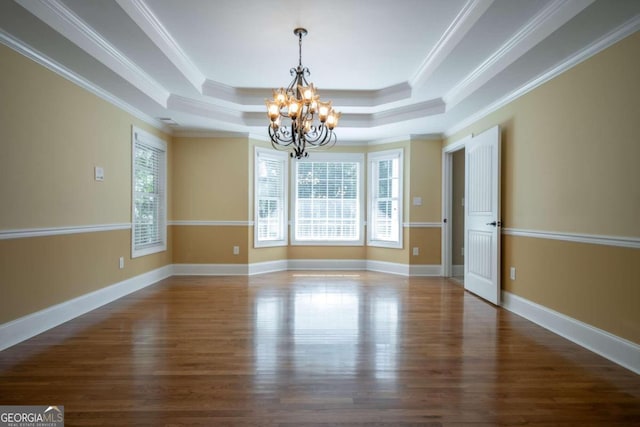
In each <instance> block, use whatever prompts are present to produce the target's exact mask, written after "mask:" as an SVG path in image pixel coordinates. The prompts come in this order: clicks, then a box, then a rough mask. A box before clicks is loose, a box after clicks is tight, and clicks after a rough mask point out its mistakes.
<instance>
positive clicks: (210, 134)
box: [173, 130, 270, 142]
mask: <svg viewBox="0 0 640 427" xmlns="http://www.w3.org/2000/svg"><path fill="white" fill-rule="evenodd" d="M173 136H175V137H178V138H220V139H222V138H229V139H233V138H253V139H256V138H260V139H261V140H263V141H265V142H268V141H270V140H269V138H267V137H265V136H261V137H258V135H255V134H249V133H247V132H226V131H218V130H211V131H209V130H198V131H197V130H176V131H175V132H174V133H173Z"/></svg>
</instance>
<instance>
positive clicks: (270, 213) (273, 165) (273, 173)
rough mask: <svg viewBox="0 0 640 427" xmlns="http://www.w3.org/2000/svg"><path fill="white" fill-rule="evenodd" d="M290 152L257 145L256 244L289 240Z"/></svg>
mask: <svg viewBox="0 0 640 427" xmlns="http://www.w3.org/2000/svg"><path fill="white" fill-rule="evenodd" d="M288 158H289V156H288V155H287V153H284V152H279V151H274V150H264V149H261V148H256V151H255V171H254V195H255V199H254V207H255V214H254V239H253V240H254V246H255V247H256V248H259V247H265V246H283V245H286V244H287V161H288Z"/></svg>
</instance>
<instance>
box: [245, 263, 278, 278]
mask: <svg viewBox="0 0 640 427" xmlns="http://www.w3.org/2000/svg"><path fill="white" fill-rule="evenodd" d="M287 268H288V261H287V260H280V261H265V262H254V263H253V264H249V275H250V276H253V275H256V274H265V273H275V272H277V271H287Z"/></svg>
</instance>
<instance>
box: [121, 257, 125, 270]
mask: <svg viewBox="0 0 640 427" xmlns="http://www.w3.org/2000/svg"><path fill="white" fill-rule="evenodd" d="M123 268H124V257H123V256H121V257H120V270H122V269H123Z"/></svg>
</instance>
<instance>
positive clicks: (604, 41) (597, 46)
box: [444, 15, 640, 138]
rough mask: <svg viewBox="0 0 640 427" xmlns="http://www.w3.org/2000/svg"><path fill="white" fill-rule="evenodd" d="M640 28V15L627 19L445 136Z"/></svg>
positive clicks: (472, 116) (455, 127)
mask: <svg viewBox="0 0 640 427" xmlns="http://www.w3.org/2000/svg"><path fill="white" fill-rule="evenodd" d="M638 30H640V16H638V15H636V16H634V17H633V18H631V19H629V20H628V21H626V22H625V23H624V24H622V25H620V26H619V27H617V28H615V29H614V30H612V31H610V32H609V33H607V34H605V35H604V36H602V37H600V38H599V39H598V40H596V41H594V42H593V43H591V44H589V45H588V46H586V47H585V48H584V49H582V50H580V51H578V52H576V53H575V54H574V55H571V56H569V57H568V58H567V59H565V60H564V61H562V62H560V63H559V64H557V65H556V66H555V67H553V68H551V69H549V70H547V71H545V72H544V73H542V74H540V75H539V76H538V77H536V78H534V79H533V80H530V81H529V82H527V83H526V84H524V85H522V86H520V87H519V88H517V89H516V90H514V91H512V92H511V93H509V94H507V95H505V96H503V97H502V98H500V99H498V100H497V101H495V102H493V103H491V104H489V105H488V106H487V107H485V108H483V109H481V110H479V111H478V112H476V113H475V114H472V115H471V116H469V117H467V118H466V119H464V120H462V121H461V122H459V123H457V124H456V125H454V126H452V127H451V128H449V129H447V130H446V131H445V132H444V136H445V137H446V138H448V137H450V136H452V135H454V134H455V133H457V132H459V131H461V130H463V129H464V128H466V127H467V126H470V125H472V124H473V123H475V122H477V121H478V120H480V119H482V118H483V117H485V116H487V115H489V114H491V113H493V112H494V111H496V110H498V109H500V108H502V107H504V106H505V105H507V104H509V103H510V102H513V101H515V100H516V99H518V98H520V97H521V96H523V95H525V94H527V93H528V92H531V91H532V90H533V89H535V88H537V87H538V86H540V85H542V84H544V83H546V82H548V81H549V80H551V79H553V78H555V77H557V76H559V75H560V74H562V73H564V72H565V71H567V70H569V69H570V68H573V67H575V66H576V65H578V64H579V63H581V62H582V61H585V60H587V59H589V58H591V57H592V56H594V55H595V54H597V53H599V52H601V51H603V50H604V49H606V48H608V47H609V46H611V45H613V44H615V43H617V42H619V41H620V40H622V39H623V38H625V37H627V36H630V35H631V34H633V33H635V32H636V31H638Z"/></svg>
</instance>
